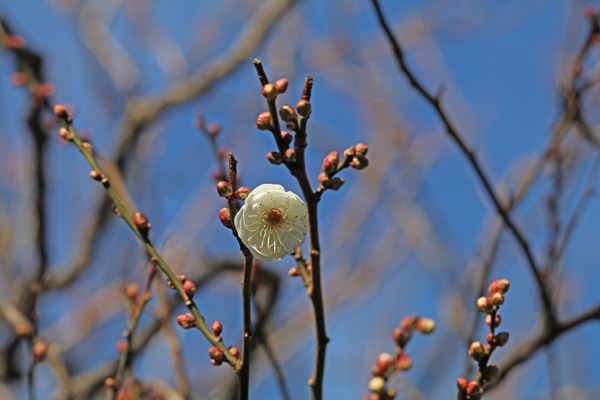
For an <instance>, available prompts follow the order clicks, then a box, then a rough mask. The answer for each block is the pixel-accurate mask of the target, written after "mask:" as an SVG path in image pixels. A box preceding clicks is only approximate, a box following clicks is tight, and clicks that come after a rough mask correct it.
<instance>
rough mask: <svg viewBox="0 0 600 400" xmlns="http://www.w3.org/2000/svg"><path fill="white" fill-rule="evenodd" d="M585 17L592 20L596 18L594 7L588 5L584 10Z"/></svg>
mask: <svg viewBox="0 0 600 400" xmlns="http://www.w3.org/2000/svg"><path fill="white" fill-rule="evenodd" d="M584 13H585V16H586V17H588V18H594V17H595V16H596V7H595V6H594V5H593V4H588V5H586V6H585V9H584Z"/></svg>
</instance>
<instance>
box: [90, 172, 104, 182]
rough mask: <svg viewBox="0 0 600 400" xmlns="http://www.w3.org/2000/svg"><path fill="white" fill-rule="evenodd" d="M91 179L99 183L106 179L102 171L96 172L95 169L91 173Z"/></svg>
mask: <svg viewBox="0 0 600 400" xmlns="http://www.w3.org/2000/svg"><path fill="white" fill-rule="evenodd" d="M90 178H92V179H93V180H95V181H98V182H99V181H101V180H102V179H104V176H103V175H102V173H101V172H100V171H96V170H95V169H93V170H91V171H90Z"/></svg>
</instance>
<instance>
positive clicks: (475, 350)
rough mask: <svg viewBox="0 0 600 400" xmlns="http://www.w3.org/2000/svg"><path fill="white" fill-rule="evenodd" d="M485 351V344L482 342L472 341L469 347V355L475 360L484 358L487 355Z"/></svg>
mask: <svg viewBox="0 0 600 400" xmlns="http://www.w3.org/2000/svg"><path fill="white" fill-rule="evenodd" d="M485 353H486V351H485V347H484V346H483V344H481V342H473V343H471V346H470V347H469V356H471V358H472V359H473V360H475V361H481V360H483V357H485Z"/></svg>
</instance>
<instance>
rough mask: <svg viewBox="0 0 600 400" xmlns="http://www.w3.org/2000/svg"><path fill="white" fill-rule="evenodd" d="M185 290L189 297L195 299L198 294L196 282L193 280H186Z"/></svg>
mask: <svg viewBox="0 0 600 400" xmlns="http://www.w3.org/2000/svg"><path fill="white" fill-rule="evenodd" d="M183 291H184V292H185V294H186V295H187V297H188V298H190V299H193V298H194V295H195V294H196V285H194V282H192V281H185V282H184V283H183Z"/></svg>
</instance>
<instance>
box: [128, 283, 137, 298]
mask: <svg viewBox="0 0 600 400" xmlns="http://www.w3.org/2000/svg"><path fill="white" fill-rule="evenodd" d="M139 290H140V285H139V284H138V283H137V282H131V283H129V284H128V285H127V286H126V287H125V296H127V297H128V298H130V299H135V297H136V296H137V294H138V292H139Z"/></svg>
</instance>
